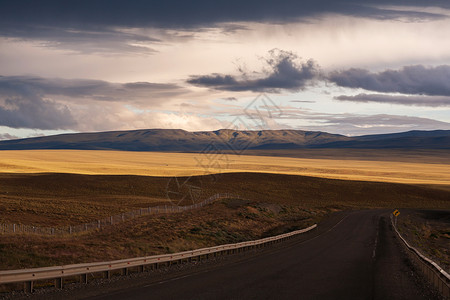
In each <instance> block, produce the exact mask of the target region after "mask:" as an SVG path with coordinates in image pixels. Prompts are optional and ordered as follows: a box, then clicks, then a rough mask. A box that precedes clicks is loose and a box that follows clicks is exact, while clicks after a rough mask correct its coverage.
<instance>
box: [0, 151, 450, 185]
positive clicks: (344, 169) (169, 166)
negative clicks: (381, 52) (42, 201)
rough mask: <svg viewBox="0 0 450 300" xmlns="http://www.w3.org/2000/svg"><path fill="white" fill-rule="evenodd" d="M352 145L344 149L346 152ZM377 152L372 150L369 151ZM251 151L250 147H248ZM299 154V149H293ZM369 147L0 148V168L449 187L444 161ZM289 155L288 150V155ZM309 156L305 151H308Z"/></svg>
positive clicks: (449, 167)
mask: <svg viewBox="0 0 450 300" xmlns="http://www.w3.org/2000/svg"><path fill="white" fill-rule="evenodd" d="M351 151H352V150H348V153H351ZM373 151H377V150H373ZM249 153H252V152H249ZM297 153H300V152H297ZM376 153H377V152H374V154H373V155H370V152H369V153H367V156H366V157H367V159H364V156H362V155H361V154H359V155H355V156H353V157H354V158H353V157H352V156H351V155H347V156H346V157H345V158H342V157H340V158H339V159H334V158H333V156H332V155H331V154H329V155H328V157H325V158H298V157H275V156H252V155H233V154H224V153H221V154H217V153H203V154H202V153H162V152H125V151H89V150H22V151H0V173H49V172H51V173H76V174H91V175H93V174H96V175H111V174H116V175H145V176H190V175H205V174H212V173H232V172H260V173H276V174H291V175H304V176H313V177H322V178H332V179H345V180H361V181H379V182H396V183H410V184H433V185H441V186H450V162H449V161H446V160H444V161H443V162H442V163H430V162H428V161H429V160H427V159H424V157H428V158H429V159H431V158H432V157H434V161H435V160H436V158H437V157H438V156H440V157H447V156H448V155H447V154H446V153H445V152H442V153H440V154H439V155H433V154H430V153H427V154H423V155H419V156H420V157H418V156H417V155H416V156H411V155H409V158H408V156H407V155H405V156H401V155H399V154H397V157H398V159H395V156H394V158H393V159H386V161H382V160H380V159H376V160H374V159H371V158H370V157H379V155H377V154H376ZM288 155H289V154H288ZM290 155H291V156H293V155H294V154H290ZM309 157H311V156H309Z"/></svg>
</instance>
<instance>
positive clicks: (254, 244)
mask: <svg viewBox="0 0 450 300" xmlns="http://www.w3.org/2000/svg"><path fill="white" fill-rule="evenodd" d="M316 227H317V224H315V225H312V226H310V227H308V228H305V229H301V230H296V231H292V232H289V233H284V234H280V235H277V236H273V237H268V238H264V239H259V240H254V241H248V242H241V243H236V244H226V245H221V246H215V247H210V248H202V249H197V250H192V251H184V252H179V253H173V254H163V255H154V256H146V257H138V258H131V259H122V260H115V261H107V262H97V263H85V264H74V265H65V266H55V267H45V268H34V269H21V270H8V271H0V284H7V283H21V282H23V283H24V290H25V292H32V291H33V284H34V282H35V281H38V280H48V279H55V286H56V287H57V288H62V287H63V283H64V278H65V277H71V276H80V281H81V282H84V283H87V281H88V276H87V275H88V274H92V273H103V274H104V277H106V278H110V276H111V272H112V271H117V270H122V274H128V271H129V269H130V268H138V271H140V272H142V271H144V268H145V267H146V266H152V268H153V267H156V268H157V267H158V264H161V263H165V264H170V263H172V262H182V261H183V260H192V259H194V258H196V259H197V258H198V259H201V258H202V257H208V258H209V257H210V256H211V255H213V256H217V255H224V254H232V253H237V252H241V251H245V250H249V249H253V248H259V247H263V246H266V245H269V244H273V243H276V242H281V241H284V240H287V239H289V238H292V237H293V236H295V235H297V234H301V233H305V232H308V231H310V230H312V229H314V228H316Z"/></svg>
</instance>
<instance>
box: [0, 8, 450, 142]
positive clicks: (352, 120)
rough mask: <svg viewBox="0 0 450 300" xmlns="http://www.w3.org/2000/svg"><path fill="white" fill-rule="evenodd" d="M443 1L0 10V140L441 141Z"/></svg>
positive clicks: (448, 19)
mask: <svg viewBox="0 0 450 300" xmlns="http://www.w3.org/2000/svg"><path fill="white" fill-rule="evenodd" d="M449 36H450V1H447V0H436V1H422V0H410V1H405V0H390V1H386V0H358V1H356V0H355V1H353V2H352V0H350V1H348V0H311V1H298V0H281V1H280V0H279V1H242V0H239V1H235V0H227V1H206V0H204V1H181V0H172V1H144V0H139V1H132V0H127V1H114V0H101V1H99V0H91V1H76V0H66V1H56V0H54V1H50V0H41V1H33V0H28V1H25V0H14V1H6V0H5V1H0V139H11V138H17V137H31V136H39V135H49V134H56V133H63V132H88V131H109V130H128V129H144V128H181V129H185V130H189V131H200V130H216V129H221V128H239V129H281V128H286V129H303V130H321V131H327V132H332V133H340V134H346V135H363V134H374V133H386V132H401V131H408V130H434V129H446V130H450V39H449V38H448V37H449Z"/></svg>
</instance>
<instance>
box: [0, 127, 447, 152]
mask: <svg viewBox="0 0 450 300" xmlns="http://www.w3.org/2000/svg"><path fill="white" fill-rule="evenodd" d="M208 148H211V149H224V150H231V151H235V152H236V153H239V152H240V151H242V150H245V149H255V150H256V149H302V148H303V149H305V148H310V149H311V148H312V149H314V148H355V149H450V130H435V131H409V132H403V133H395V134H380V135H366V136H357V137H347V136H344V135H338V134H330V133H326V132H320V131H302V130H262V131H238V130H229V129H222V130H217V131H197V132H188V131H185V130H181V129H148V130H132V131H110V132H95V133H73V134H61V135H54V136H45V137H35V138H27V139H17V140H7V141H0V150H25V149H79V150H88V149H89V150H125V151H168V152H198V151H203V150H205V149H208Z"/></svg>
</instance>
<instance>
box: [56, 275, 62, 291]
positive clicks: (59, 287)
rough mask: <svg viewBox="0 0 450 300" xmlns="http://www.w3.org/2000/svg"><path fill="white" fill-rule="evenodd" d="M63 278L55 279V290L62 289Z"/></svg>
mask: <svg viewBox="0 0 450 300" xmlns="http://www.w3.org/2000/svg"><path fill="white" fill-rule="evenodd" d="M63 280H64V279H63V278H62V277H59V278H56V279H55V288H57V289H62V288H63Z"/></svg>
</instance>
